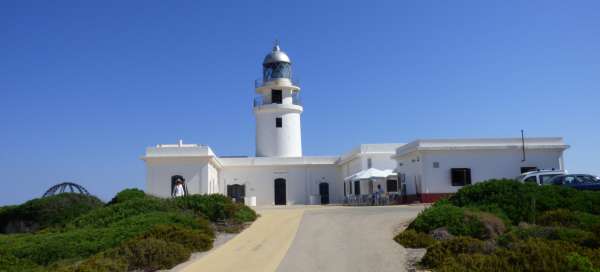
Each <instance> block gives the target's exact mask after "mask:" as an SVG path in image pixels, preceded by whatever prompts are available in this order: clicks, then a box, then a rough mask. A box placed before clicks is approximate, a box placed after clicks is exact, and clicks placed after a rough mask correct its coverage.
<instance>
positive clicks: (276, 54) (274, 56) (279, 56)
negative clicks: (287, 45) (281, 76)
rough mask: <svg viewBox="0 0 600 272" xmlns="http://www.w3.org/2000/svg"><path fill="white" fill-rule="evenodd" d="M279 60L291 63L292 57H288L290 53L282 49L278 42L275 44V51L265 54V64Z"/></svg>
mask: <svg viewBox="0 0 600 272" xmlns="http://www.w3.org/2000/svg"><path fill="white" fill-rule="evenodd" d="M277 62H285V63H291V61H290V57H288V55H287V54H286V53H285V52H283V51H281V48H279V45H278V44H276V45H275V46H273V51H271V53H269V54H267V56H265V60H264V61H263V65H266V64H270V63H277Z"/></svg>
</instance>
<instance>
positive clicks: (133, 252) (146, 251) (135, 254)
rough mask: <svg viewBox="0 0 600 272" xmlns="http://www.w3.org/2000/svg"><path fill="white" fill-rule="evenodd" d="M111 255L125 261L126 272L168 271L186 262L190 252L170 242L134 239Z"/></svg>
mask: <svg viewBox="0 0 600 272" xmlns="http://www.w3.org/2000/svg"><path fill="white" fill-rule="evenodd" d="M111 254H114V256H118V257H122V258H124V259H125V260H127V263H128V268H127V271H131V270H137V269H139V270H143V271H155V270H158V269H170V268H172V267H173V266H175V265H177V264H179V263H182V262H184V261H186V260H187V259H188V258H189V257H190V255H191V251H190V250H189V249H187V248H186V247H184V246H182V245H180V244H177V243H172V242H167V241H163V240H159V239H154V238H146V239H134V240H131V241H129V242H126V243H124V244H123V245H121V246H120V247H119V248H117V249H116V250H114V251H113V252H112V253H111Z"/></svg>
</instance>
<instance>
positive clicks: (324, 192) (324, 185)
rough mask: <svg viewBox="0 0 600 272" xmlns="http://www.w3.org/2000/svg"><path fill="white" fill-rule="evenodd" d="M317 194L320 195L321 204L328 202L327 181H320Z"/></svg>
mask: <svg viewBox="0 0 600 272" xmlns="http://www.w3.org/2000/svg"><path fill="white" fill-rule="evenodd" d="M319 194H320V195H321V204H323V205H325V204H329V183H327V182H321V183H320V184H319Z"/></svg>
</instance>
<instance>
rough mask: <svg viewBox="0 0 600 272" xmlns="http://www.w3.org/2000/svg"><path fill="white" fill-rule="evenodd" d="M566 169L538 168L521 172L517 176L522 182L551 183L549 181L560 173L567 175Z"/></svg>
mask: <svg viewBox="0 0 600 272" xmlns="http://www.w3.org/2000/svg"><path fill="white" fill-rule="evenodd" d="M565 174H567V171H565V170H537V171H531V172H526V173H523V174H521V175H520V176H519V177H517V180H518V181H520V182H534V183H536V184H538V185H550V183H548V181H549V180H550V179H552V178H553V177H556V176H558V175H565Z"/></svg>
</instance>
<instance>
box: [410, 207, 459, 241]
mask: <svg viewBox="0 0 600 272" xmlns="http://www.w3.org/2000/svg"><path fill="white" fill-rule="evenodd" d="M463 218H464V209H463V208H459V207H456V206H454V205H451V204H437V205H433V206H431V207H429V208H427V209H425V210H423V211H422V212H420V213H419V215H418V216H417V218H416V219H415V220H414V221H412V222H411V223H410V225H409V226H408V228H409V229H413V230H415V231H417V232H424V233H429V232H430V231H432V230H434V229H437V228H441V227H448V228H450V226H460V225H462V223H463ZM451 232H452V231H451ZM452 234H454V233H452Z"/></svg>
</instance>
